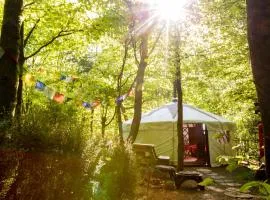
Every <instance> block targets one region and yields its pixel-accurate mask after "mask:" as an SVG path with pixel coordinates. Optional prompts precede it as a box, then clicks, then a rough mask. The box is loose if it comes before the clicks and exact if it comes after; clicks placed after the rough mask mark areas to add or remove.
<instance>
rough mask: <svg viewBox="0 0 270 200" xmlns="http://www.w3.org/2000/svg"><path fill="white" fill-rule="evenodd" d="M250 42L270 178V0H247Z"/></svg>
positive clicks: (269, 177) (267, 172) (267, 171)
mask: <svg viewBox="0 0 270 200" xmlns="http://www.w3.org/2000/svg"><path fill="white" fill-rule="evenodd" d="M247 16H248V42H249V48H250V58H251V65H252V73H253V77H254V83H255V86H256V90H257V95H258V101H259V106H260V110H261V117H262V122H263V125H264V141H265V146H264V147H265V164H266V174H267V178H268V180H269V179H270V78H269V77H270V58H269V49H270V0H264V1H258V0H247Z"/></svg>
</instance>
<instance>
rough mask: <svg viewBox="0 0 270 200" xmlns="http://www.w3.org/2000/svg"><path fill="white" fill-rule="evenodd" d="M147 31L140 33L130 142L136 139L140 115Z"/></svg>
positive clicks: (146, 54)
mask: <svg viewBox="0 0 270 200" xmlns="http://www.w3.org/2000/svg"><path fill="white" fill-rule="evenodd" d="M148 34H149V33H148V31H146V32H144V33H143V34H142V35H141V58H140V63H139V66H138V71H137V77H136V85H135V102H134V114H133V120H132V124H131V129H130V133H129V136H128V140H129V141H131V142H132V143H133V142H134V141H135V140H136V137H137V135H138V131H139V127H140V122H141V115H142V89H143V81H144V72H145V68H146V66H147V58H148Z"/></svg>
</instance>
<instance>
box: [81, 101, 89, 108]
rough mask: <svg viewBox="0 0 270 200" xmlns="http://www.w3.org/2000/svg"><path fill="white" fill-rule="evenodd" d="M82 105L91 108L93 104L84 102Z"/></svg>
mask: <svg viewBox="0 0 270 200" xmlns="http://www.w3.org/2000/svg"><path fill="white" fill-rule="evenodd" d="M82 106H83V107H85V108H89V109H90V108H91V105H90V103H88V102H83V103H82Z"/></svg>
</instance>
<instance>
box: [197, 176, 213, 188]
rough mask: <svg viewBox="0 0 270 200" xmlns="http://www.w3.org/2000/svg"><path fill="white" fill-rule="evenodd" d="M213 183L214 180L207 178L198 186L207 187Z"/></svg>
mask: <svg viewBox="0 0 270 200" xmlns="http://www.w3.org/2000/svg"><path fill="white" fill-rule="evenodd" d="M214 183H215V182H214V179H212V178H209V177H207V178H205V179H203V181H202V182H200V183H199V184H198V185H201V186H209V185H213V184H214Z"/></svg>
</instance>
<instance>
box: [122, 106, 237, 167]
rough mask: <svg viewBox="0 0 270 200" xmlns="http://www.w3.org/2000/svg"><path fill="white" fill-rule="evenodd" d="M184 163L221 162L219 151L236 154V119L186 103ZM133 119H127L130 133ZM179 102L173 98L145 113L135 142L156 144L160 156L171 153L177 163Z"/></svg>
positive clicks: (126, 125)
mask: <svg viewBox="0 0 270 200" xmlns="http://www.w3.org/2000/svg"><path fill="white" fill-rule="evenodd" d="M183 121H184V125H183V134H184V150H185V152H184V164H185V165H201V166H206V165H208V166H209V165H210V166H212V167H215V166H219V163H218V162H217V159H216V158H217V157H218V156H219V155H232V153H233V152H232V131H233V130H234V128H235V125H234V123H233V122H231V121H229V120H227V119H225V118H223V117H221V116H218V115H215V114H212V113H209V112H206V111H203V110H201V109H198V108H196V107H194V106H191V105H187V104H183ZM131 123H132V120H128V121H125V122H124V123H123V128H124V136H126V137H127V136H128V134H129V130H130V125H131ZM176 123H177V102H172V103H169V104H166V105H164V106H161V107H159V108H157V109H154V110H152V111H150V112H148V113H145V114H143V115H142V118H141V124H140V129H139V133H138V135H137V138H136V140H135V143H141V144H154V146H155V151H156V153H157V155H158V156H160V155H162V156H169V157H170V159H171V162H172V163H173V164H176V163H177V145H178V142H177V128H176Z"/></svg>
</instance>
